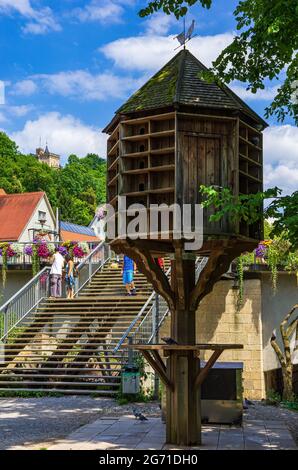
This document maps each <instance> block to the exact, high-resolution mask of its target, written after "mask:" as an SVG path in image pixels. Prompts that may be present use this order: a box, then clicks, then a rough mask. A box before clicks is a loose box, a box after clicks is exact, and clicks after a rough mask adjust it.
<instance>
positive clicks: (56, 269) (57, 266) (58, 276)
mask: <svg viewBox="0 0 298 470" xmlns="http://www.w3.org/2000/svg"><path fill="white" fill-rule="evenodd" d="M63 266H64V258H63V256H62V255H61V253H59V248H58V247H56V248H55V254H54V256H53V262H52V267H51V272H50V275H51V297H54V298H56V297H61V294H62V269H63Z"/></svg>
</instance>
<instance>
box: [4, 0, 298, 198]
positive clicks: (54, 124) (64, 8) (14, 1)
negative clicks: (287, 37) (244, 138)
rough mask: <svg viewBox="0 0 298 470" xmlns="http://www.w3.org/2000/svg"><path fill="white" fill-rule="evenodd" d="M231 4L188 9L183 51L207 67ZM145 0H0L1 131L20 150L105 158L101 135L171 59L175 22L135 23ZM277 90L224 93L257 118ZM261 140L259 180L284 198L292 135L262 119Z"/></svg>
mask: <svg viewBox="0 0 298 470" xmlns="http://www.w3.org/2000/svg"><path fill="white" fill-rule="evenodd" d="M237 3H238V2H236V1H234V0H230V1H228V2H227V1H226V0H214V6H213V8H212V9H211V10H209V11H207V10H205V11H203V10H202V9H201V8H200V7H194V8H193V9H192V10H191V14H190V15H189V16H188V18H187V22H189V23H190V22H191V20H192V18H194V19H195V20H196V34H197V37H195V38H194V39H193V41H192V43H191V44H190V46H189V48H190V50H191V51H192V52H193V53H194V54H195V55H196V56H197V57H198V58H199V59H200V60H201V61H202V62H204V63H205V64H206V65H207V66H209V65H211V61H212V60H213V59H215V58H216V56H217V55H218V53H219V52H220V51H221V50H222V48H223V47H224V46H225V45H227V44H229V42H231V40H232V38H233V34H234V31H235V21H234V17H233V14H232V13H233V9H234V7H235V5H236V4H237ZM145 4H146V0H86V1H82V0H61V1H59V2H58V1H57V0H55V1H54V0H0V47H1V66H0V80H2V81H4V82H5V96H6V100H5V104H4V105H0V128H1V129H3V130H5V131H6V132H7V133H8V134H9V135H10V136H11V137H12V138H14V139H15V140H16V142H17V143H18V145H19V146H20V148H21V150H23V151H25V152H34V150H35V148H36V147H37V146H38V145H39V141H40V139H41V143H42V145H44V144H45V142H46V141H48V144H49V147H50V149H51V150H53V151H54V152H57V153H60V154H61V155H62V156H63V159H64V160H65V158H66V157H67V155H69V154H70V153H77V154H78V155H79V156H83V155H85V154H86V153H87V152H91V151H92V152H96V153H99V154H100V155H102V156H105V136H104V135H102V133H101V129H102V128H103V127H104V125H105V124H106V123H107V122H109V120H110V119H111V118H112V117H113V114H114V111H115V110H116V109H117V108H118V107H119V106H120V104H121V103H122V102H123V101H124V100H125V99H126V98H127V97H128V96H130V94H132V93H133V92H134V91H135V90H136V89H137V88H138V87H139V86H140V85H142V84H143V83H144V81H145V80H146V79H147V78H149V77H150V76H151V75H152V74H153V73H154V72H156V71H157V70H158V69H159V68H160V67H161V66H162V65H163V64H164V63H165V62H166V61H167V60H169V59H170V58H171V57H172V56H173V54H175V51H174V48H175V47H176V42H175V41H173V35H175V34H177V33H179V32H180V31H181V29H182V23H181V22H180V23H178V22H177V21H176V20H175V19H174V18H172V17H168V16H166V15H164V14H156V15H154V16H152V17H151V18H150V19H140V18H139V17H138V15H137V13H138V10H139V9H140V8H141V7H142V6H144V5H145ZM277 86H278V83H268V87H267V88H266V90H264V91H262V92H260V93H258V94H257V95H251V94H250V93H248V92H247V91H246V90H245V86H243V85H242V84H237V83H235V84H233V85H232V87H233V88H234V91H236V92H237V93H238V94H239V95H240V96H241V97H242V98H243V99H245V100H246V102H247V103H248V104H249V105H250V106H251V107H252V108H253V109H254V110H255V111H257V112H258V113H259V114H261V115H262V116H263V113H264V108H265V107H266V106H267V105H268V104H269V103H270V100H271V98H272V97H273V96H274V91H275V89H276V87H277ZM269 123H270V128H269V129H268V130H267V131H266V133H265V139H264V142H265V182H266V184H267V185H268V186H272V185H275V184H276V185H278V186H281V187H283V188H284V189H285V190H287V191H288V192H289V191H292V190H294V189H296V188H297V186H298V132H297V128H296V127H295V126H294V123H293V122H292V121H291V120H290V119H287V120H286V121H285V122H284V123H283V124H282V125H281V124H278V123H277V122H276V121H275V120H274V119H270V120H269Z"/></svg>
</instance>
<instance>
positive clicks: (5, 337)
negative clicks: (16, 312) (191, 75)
mask: <svg viewBox="0 0 298 470" xmlns="http://www.w3.org/2000/svg"><path fill="white" fill-rule="evenodd" d="M7 312H8V306H7V307H6V309H5V311H4V329H3V330H4V331H3V333H4V335H3V336H4V339H3V343H5V342H6V340H7V333H8V313H7Z"/></svg>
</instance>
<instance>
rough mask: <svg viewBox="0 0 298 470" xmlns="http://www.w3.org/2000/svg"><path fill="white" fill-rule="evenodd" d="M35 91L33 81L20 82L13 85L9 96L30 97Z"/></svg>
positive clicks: (35, 86)
mask: <svg viewBox="0 0 298 470" xmlns="http://www.w3.org/2000/svg"><path fill="white" fill-rule="evenodd" d="M37 89H38V87H37V85H36V83H34V81H33V80H21V81H19V82H17V83H16V84H15V85H14V87H13V89H12V91H11V94H13V95H21V96H30V95H33V94H34V93H35V92H36V91H37Z"/></svg>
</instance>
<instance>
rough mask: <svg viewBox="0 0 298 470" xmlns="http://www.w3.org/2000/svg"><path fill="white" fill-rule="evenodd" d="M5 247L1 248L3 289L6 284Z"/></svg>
mask: <svg viewBox="0 0 298 470" xmlns="http://www.w3.org/2000/svg"><path fill="white" fill-rule="evenodd" d="M7 248H8V247H7V246H5V245H3V246H2V285H3V288H4V287H5V284H6V279H7V269H8V268H7Z"/></svg>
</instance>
